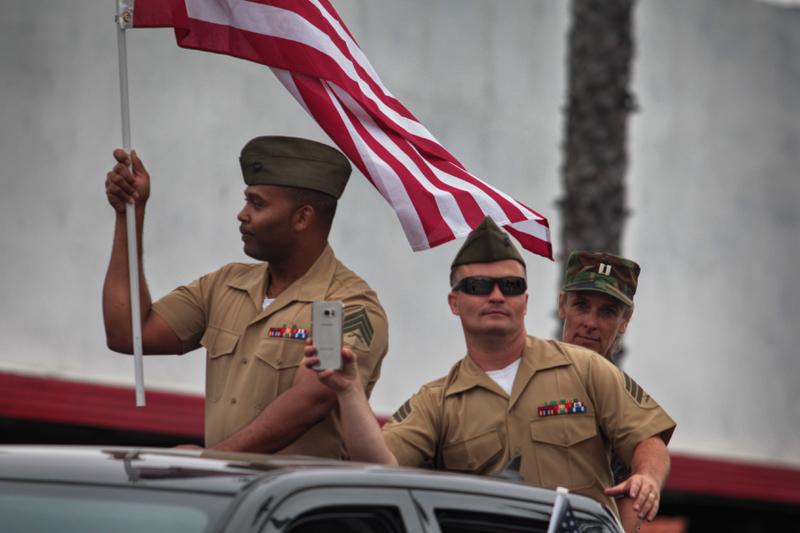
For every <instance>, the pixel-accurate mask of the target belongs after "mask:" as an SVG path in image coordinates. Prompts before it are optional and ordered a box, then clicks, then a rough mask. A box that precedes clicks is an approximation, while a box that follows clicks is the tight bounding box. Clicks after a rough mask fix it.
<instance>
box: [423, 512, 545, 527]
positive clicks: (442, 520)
mask: <svg viewBox="0 0 800 533" xmlns="http://www.w3.org/2000/svg"><path fill="white" fill-rule="evenodd" d="M436 521H437V522H439V529H441V531H442V533H478V532H481V533H482V532H485V531H491V532H492V533H523V532H525V533H540V532H541V533H546V532H547V525H548V524H547V522H545V521H543V520H536V519H533V518H523V517H519V516H510V515H505V514H495V513H476V512H471V511H453V510H438V511H436Z"/></svg>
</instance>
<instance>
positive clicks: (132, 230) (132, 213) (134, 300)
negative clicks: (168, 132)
mask: <svg viewBox="0 0 800 533" xmlns="http://www.w3.org/2000/svg"><path fill="white" fill-rule="evenodd" d="M133 2H134V0H117V16H116V22H117V50H118V52H119V96H120V107H121V109H122V147H123V148H124V149H125V151H126V152H128V153H130V151H131V118H130V106H129V104H128V52H127V49H126V46H125V29H126V28H132V27H133ZM125 227H126V231H127V235H128V278H129V285H130V288H131V334H132V337H133V339H132V341H133V365H134V374H135V376H136V406H137V407H143V406H144V405H145V399H144V365H143V362H142V313H141V303H140V301H139V254H138V250H137V242H138V240H137V237H136V207H135V205H134V204H133V203H127V204H125Z"/></svg>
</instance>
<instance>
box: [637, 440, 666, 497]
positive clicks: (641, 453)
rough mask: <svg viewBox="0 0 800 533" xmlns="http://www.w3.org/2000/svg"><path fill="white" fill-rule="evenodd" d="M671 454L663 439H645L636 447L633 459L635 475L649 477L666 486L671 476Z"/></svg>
mask: <svg viewBox="0 0 800 533" xmlns="http://www.w3.org/2000/svg"><path fill="white" fill-rule="evenodd" d="M669 466H670V461H669V452H667V446H666V444H664V441H663V440H661V437H659V436H655V437H650V438H649V439H645V440H643V441H642V442H640V443H639V444H637V445H636V448H635V449H634V450H633V458H632V459H631V470H632V471H633V473H634V474H641V475H647V476H649V477H651V478H653V479H654V480H655V481H657V482H658V483H659V486H660V487H663V486H664V483H665V482H666V481H667V476H668V475H669Z"/></svg>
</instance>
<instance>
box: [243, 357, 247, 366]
mask: <svg viewBox="0 0 800 533" xmlns="http://www.w3.org/2000/svg"><path fill="white" fill-rule="evenodd" d="M242 364H243V365H246V364H247V357H245V358H244V359H242Z"/></svg>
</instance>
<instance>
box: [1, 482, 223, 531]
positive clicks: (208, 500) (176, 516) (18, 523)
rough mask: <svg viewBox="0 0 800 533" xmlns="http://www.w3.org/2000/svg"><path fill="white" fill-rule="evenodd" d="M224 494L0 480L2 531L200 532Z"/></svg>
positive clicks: (212, 523)
mask: <svg viewBox="0 0 800 533" xmlns="http://www.w3.org/2000/svg"><path fill="white" fill-rule="evenodd" d="M230 501H231V499H230V498H228V497H223V496H217V495H208V494H193V493H184V492H177V491H166V490H147V489H130V488H118V487H98V486H86V485H79V484H57V483H56V484H52V483H16V482H15V483H9V482H3V483H0V517H2V519H0V524H1V525H0V530H2V531H3V532H4V533H29V532H31V531H58V532H59V533H101V532H102V533H106V532H109V531H113V532H114V533H143V532H155V531H169V532H171V533H203V532H206V531H211V530H212V529H213V527H214V526H215V524H216V521H217V519H218V518H219V517H220V516H222V514H223V512H224V510H225V508H226V507H227V505H228V504H229V503H230Z"/></svg>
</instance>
